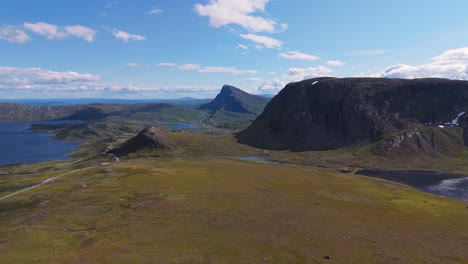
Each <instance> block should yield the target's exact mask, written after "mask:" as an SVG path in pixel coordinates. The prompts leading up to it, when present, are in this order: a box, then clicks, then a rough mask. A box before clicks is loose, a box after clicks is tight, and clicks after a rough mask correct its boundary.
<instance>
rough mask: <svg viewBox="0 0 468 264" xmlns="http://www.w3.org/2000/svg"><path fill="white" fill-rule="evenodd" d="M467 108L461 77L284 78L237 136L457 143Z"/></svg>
mask: <svg viewBox="0 0 468 264" xmlns="http://www.w3.org/2000/svg"><path fill="white" fill-rule="evenodd" d="M465 113H467V114H465ZM467 115H468V82H467V81H456V80H446V79H414V80H406V79H378V78H345V79H337V78H316V79H310V80H305V81H302V82H296V83H290V84H288V85H287V86H286V87H285V88H284V89H283V90H282V91H281V92H280V93H279V94H278V95H277V96H275V97H274V98H273V99H272V100H271V101H270V103H269V104H268V105H267V106H266V108H265V110H264V111H263V113H262V114H261V115H260V116H259V117H258V118H257V119H256V120H255V121H254V122H253V123H252V124H251V125H250V126H249V127H248V128H247V129H245V130H243V131H241V132H240V133H238V134H237V138H238V140H239V142H241V143H246V144H249V145H253V146H256V147H260V148H266V149H279V150H293V151H302V150H325V149H336V148H340V147H343V146H348V145H353V144H359V143H361V144H362V143H366V142H368V143H369V142H377V141H381V142H382V144H383V145H381V148H382V149H387V148H389V149H391V148H392V147H393V148H398V147H400V145H401V144H403V143H404V142H405V141H407V140H408V139H411V141H414V144H415V147H416V148H422V147H424V148H426V147H427V148H436V147H437V144H438V142H440V140H439V141H437V139H440V138H442V137H443V138H446V139H447V141H448V142H450V143H447V144H452V145H454V146H455V145H460V142H459V141H461V147H463V141H464V144H465V145H468V122H467V121H468V118H467ZM449 130H450V131H452V130H453V133H449V132H448V131H449ZM439 132H441V133H439ZM441 148H445V146H441Z"/></svg>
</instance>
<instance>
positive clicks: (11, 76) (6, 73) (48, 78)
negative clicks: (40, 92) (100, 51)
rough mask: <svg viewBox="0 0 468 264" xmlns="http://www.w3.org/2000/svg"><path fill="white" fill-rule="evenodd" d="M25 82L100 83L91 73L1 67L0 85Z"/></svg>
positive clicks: (98, 78)
mask: <svg viewBox="0 0 468 264" xmlns="http://www.w3.org/2000/svg"><path fill="white" fill-rule="evenodd" d="M19 79H21V80H23V83H27V84H28V85H29V84H71V83H79V82H93V81H99V80H100V79H101V78H100V76H98V75H93V74H89V73H77V72H74V71H62V72H59V71H50V70H44V69H41V68H16V67H7V66H0V83H2V84H5V83H11V81H15V80H19Z"/></svg>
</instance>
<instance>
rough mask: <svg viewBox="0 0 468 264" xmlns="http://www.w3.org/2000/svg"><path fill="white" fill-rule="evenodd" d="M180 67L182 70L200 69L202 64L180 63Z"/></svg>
mask: <svg viewBox="0 0 468 264" xmlns="http://www.w3.org/2000/svg"><path fill="white" fill-rule="evenodd" d="M178 68H179V69H180V70H186V71H194V70H200V69H201V66H200V65H198V64H182V65H179V67H178Z"/></svg>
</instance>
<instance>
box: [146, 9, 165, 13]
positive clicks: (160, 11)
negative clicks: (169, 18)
mask: <svg viewBox="0 0 468 264" xmlns="http://www.w3.org/2000/svg"><path fill="white" fill-rule="evenodd" d="M162 12H163V11H162V9H159V8H153V9H151V10H150V11H148V12H146V14H147V15H159V14H161V13H162Z"/></svg>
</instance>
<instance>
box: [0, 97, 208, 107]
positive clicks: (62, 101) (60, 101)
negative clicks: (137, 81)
mask: <svg viewBox="0 0 468 264" xmlns="http://www.w3.org/2000/svg"><path fill="white" fill-rule="evenodd" d="M211 100H212V99H196V98H191V97H184V98H178V99H108V98H70V99H69V98H55V99H0V103H17V104H26V105H46V106H61V105H83V104H97V103H101V104H143V103H171V104H178V105H185V106H194V105H199V104H203V103H207V102H210V101H211Z"/></svg>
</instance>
